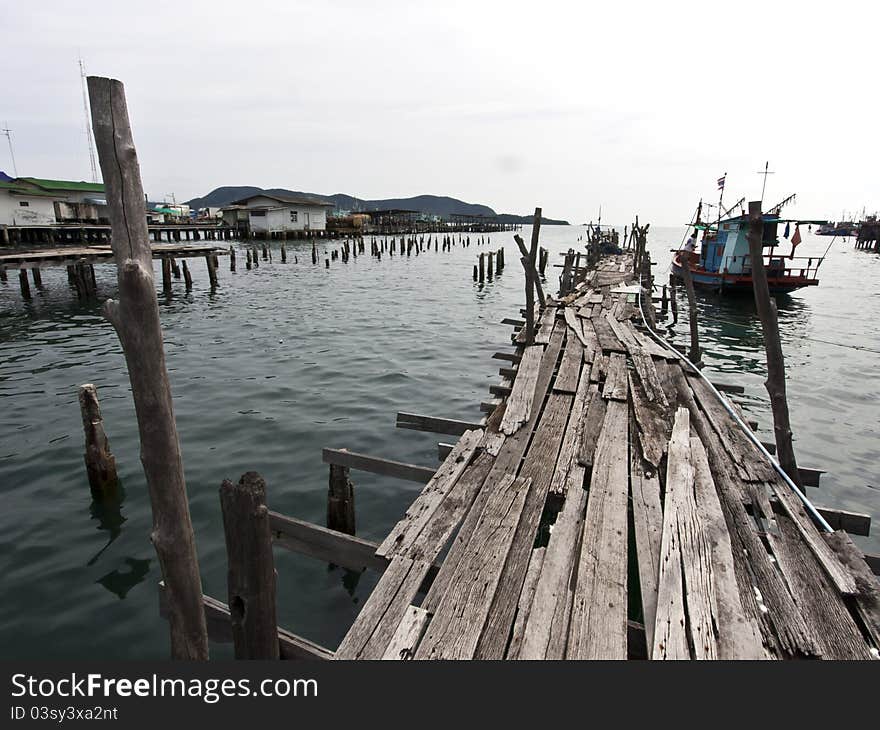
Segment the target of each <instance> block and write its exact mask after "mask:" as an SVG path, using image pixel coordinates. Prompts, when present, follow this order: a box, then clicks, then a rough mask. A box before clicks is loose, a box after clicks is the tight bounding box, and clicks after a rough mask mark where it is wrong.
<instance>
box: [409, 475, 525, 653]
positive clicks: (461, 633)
mask: <svg viewBox="0 0 880 730" xmlns="http://www.w3.org/2000/svg"><path fill="white" fill-rule="evenodd" d="M531 484H532V482H531V479H528V478H522V477H517V478H515V477H514V476H513V475H512V474H510V475H508V478H507V479H505V480H503V481H502V482H500V483H499V484H498V488H497V489H496V490H495V491H494V492H493V493H492V494H490V495H489V498H488V499H487V500H486V504H485V507H484V508H483V512H482V514H481V515H480V519H479V521H478V523H477V526H476V528H475V530H474V532H473V534H472V535H471V538H470V540H469V541H468V546H467V548H466V550H465V553H464V555H463V557H462V559H461V561H459V563H458V564H457V565H456V566H455V572H454V574H453V577H452V579H451V580H450V582H449V587H448V589H447V591H446V593H445V594H444V596H443V598H442V599H441V600H440V604H439V605H438V606H437V611H436V613H435V614H434V617H433V619H432V620H431V623H430V625H429V626H428V629H427V631H426V632H425V636H424V638H423V639H422V641H421V642H420V643H419V647H418V649H417V650H416V659H471V658H473V656H474V654H475V652H476V649H477V643H478V641H479V639H480V635H481V633H482V630H483V627H484V625H485V622H486V619H487V616H488V614H489V610H490V607H491V606H492V601H493V599H494V597H495V595H496V590H497V589H498V586H499V582H500V579H501V574H502V570H503V568H504V564H505V561H506V560H507V557H508V553H509V552H510V550H511V546H512V543H513V541H514V536H515V534H516V532H517V525H518V524H519V521H520V517H521V515H522V512H523V507H524V505H525V503H526V498H527V495H528V493H529V489H530V487H531ZM441 572H443V568H441Z"/></svg>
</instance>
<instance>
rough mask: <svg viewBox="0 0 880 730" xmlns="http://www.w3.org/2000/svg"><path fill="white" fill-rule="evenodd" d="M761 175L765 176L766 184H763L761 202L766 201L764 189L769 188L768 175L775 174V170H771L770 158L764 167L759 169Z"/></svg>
mask: <svg viewBox="0 0 880 730" xmlns="http://www.w3.org/2000/svg"><path fill="white" fill-rule="evenodd" d="M758 174H759V175H763V176H764V184H763V185H762V186H761V202H762V203H763V202H764V191H765V190H766V189H767V175H775V174H776V173H775V172H771V171H770V160H767V162H765V163H764V169H763V170H758Z"/></svg>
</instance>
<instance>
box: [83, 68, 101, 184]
mask: <svg viewBox="0 0 880 730" xmlns="http://www.w3.org/2000/svg"><path fill="white" fill-rule="evenodd" d="M79 76H80V80H81V82H82V97H83V114H84V116H85V120H86V140H87V141H88V145H89V164H90V165H91V167H92V182H93V183H96V182H98V163H97V161H96V160H95V141H94V140H93V139H92V124H91V115H90V114H89V99H88V95H87V94H86V67H85V64H83V60H82V58H81V57H80V59H79Z"/></svg>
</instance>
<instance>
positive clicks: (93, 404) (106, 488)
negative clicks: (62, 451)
mask: <svg viewBox="0 0 880 730" xmlns="http://www.w3.org/2000/svg"><path fill="white" fill-rule="evenodd" d="M79 409H80V412H81V414H82V422H83V432H84V433H85V440H86V451H85V457H84V458H85V462H86V473H87V474H88V475H89V486H90V487H91V488H92V493H93V494H94V495H96V496H101V497H103V496H107V495H110V494H113V493H114V492H115V491H116V487H117V485H118V484H119V477H118V476H117V474H116V459H115V458H113V454H111V453H110V442H109V441H108V440H107V434H106V433H105V432H104V419H103V418H102V417H101V406H100V405H99V404H98V390H97V388H95V386H94V385H92V384H91V383H86V384H85V385H81V386H79Z"/></svg>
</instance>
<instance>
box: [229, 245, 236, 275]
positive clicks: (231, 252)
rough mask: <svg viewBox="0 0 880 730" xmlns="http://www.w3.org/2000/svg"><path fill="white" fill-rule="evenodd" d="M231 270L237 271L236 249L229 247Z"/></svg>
mask: <svg viewBox="0 0 880 730" xmlns="http://www.w3.org/2000/svg"><path fill="white" fill-rule="evenodd" d="M229 270H230V271H235V248H233V247H232V246H230V247H229Z"/></svg>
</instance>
